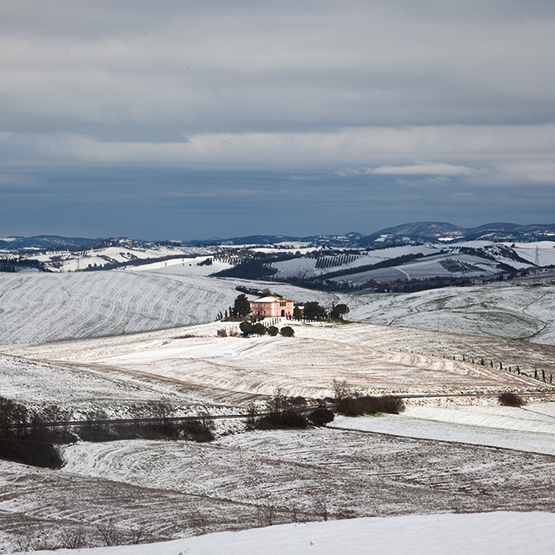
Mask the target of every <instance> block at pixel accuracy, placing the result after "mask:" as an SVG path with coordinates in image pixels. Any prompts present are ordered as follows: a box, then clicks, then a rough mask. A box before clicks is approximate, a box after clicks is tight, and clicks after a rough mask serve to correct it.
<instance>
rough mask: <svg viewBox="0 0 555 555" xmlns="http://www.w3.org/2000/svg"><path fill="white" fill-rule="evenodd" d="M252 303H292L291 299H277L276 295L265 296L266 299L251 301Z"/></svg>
mask: <svg viewBox="0 0 555 555" xmlns="http://www.w3.org/2000/svg"><path fill="white" fill-rule="evenodd" d="M252 302H253V303H279V302H289V303H292V302H293V301H292V300H291V299H284V298H283V297H278V296H277V295H267V296H266V297H260V299H256V300H254V301H252Z"/></svg>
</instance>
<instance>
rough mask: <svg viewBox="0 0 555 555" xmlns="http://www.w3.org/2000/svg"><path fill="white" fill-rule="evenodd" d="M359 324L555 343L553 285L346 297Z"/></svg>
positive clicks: (451, 289)
mask: <svg viewBox="0 0 555 555" xmlns="http://www.w3.org/2000/svg"><path fill="white" fill-rule="evenodd" d="M344 302H347V304H348V305H349V307H350V309H351V311H350V313H349V318H351V319H352V320H357V321H361V322H371V323H373V324H383V325H390V326H403V327H409V328H418V329H428V330H438V329H439V330H441V331H450V332H455V333H461V334H471V335H484V336H489V337H503V338H507V339H527V340H529V341H534V342H537V343H547V344H551V345H553V344H555V286H553V285H543V286H518V287H511V286H505V285H491V286H477V287H464V288H453V287H449V288H445V289H434V290H429V291H421V292H418V293H408V294H390V295H384V294H370V295H349V296H346V297H344Z"/></svg>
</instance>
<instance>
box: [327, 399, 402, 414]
mask: <svg viewBox="0 0 555 555" xmlns="http://www.w3.org/2000/svg"><path fill="white" fill-rule="evenodd" d="M404 410H405V403H404V401H403V399H401V398H400V397H394V396H385V397H371V396H365V397H359V398H354V397H342V398H341V399H340V400H339V401H338V402H337V412H339V413H341V414H344V415H345V416H361V415H363V414H376V413H378V412H385V413H387V414H400V413H401V412H403V411H404Z"/></svg>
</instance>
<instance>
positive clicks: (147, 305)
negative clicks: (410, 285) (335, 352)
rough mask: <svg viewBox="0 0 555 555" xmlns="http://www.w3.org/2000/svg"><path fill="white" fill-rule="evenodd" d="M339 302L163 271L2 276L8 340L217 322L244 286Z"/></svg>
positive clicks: (2, 325)
mask: <svg viewBox="0 0 555 555" xmlns="http://www.w3.org/2000/svg"><path fill="white" fill-rule="evenodd" d="M240 284H241V285H247V286H248V285H250V286H253V285H254V286H255V287H257V288H264V287H270V288H271V289H272V291H277V292H278V293H280V294H282V295H284V296H289V298H293V299H295V300H296V299H300V300H307V301H312V300H314V301H318V302H320V303H322V304H325V305H328V306H329V305H331V303H332V302H333V300H334V299H336V298H337V297H335V296H334V295H328V294H326V293H322V292H319V291H308V290H305V289H299V288H297V287H294V286H292V285H282V284H265V283H263V282H254V283H253V282H245V281H243V280H230V279H218V278H208V277H202V276H179V275H164V274H160V273H155V272H127V271H126V272H83V273H70V274H45V273H35V274H20V273H16V274H7V273H2V274H0V345H1V344H4V345H5V344H9V343H44V342H47V341H57V340H60V339H66V338H82V337H99V336H113V335H120V334H127V333H133V332H138V331H148V330H155V329H163V328H172V327H176V326H183V325H191V324H198V323H204V322H211V321H214V320H215V319H216V315H217V314H218V312H220V311H221V312H222V313H223V311H224V310H226V309H227V308H228V307H229V306H230V305H232V304H233V301H234V300H235V298H236V297H237V295H238V294H239V293H238V291H236V290H235V287H236V286H237V285H240Z"/></svg>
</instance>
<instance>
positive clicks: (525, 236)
mask: <svg viewBox="0 0 555 555" xmlns="http://www.w3.org/2000/svg"><path fill="white" fill-rule="evenodd" d="M103 241H106V239H102V238H96V239H87V238H83V237H61V236H58V235H37V236H35V237H10V238H7V239H0V249H2V250H19V249H51V248H56V247H64V246H67V247H77V246H81V245H83V246H91V245H95V244H97V243H100V242H103ZM462 241H493V242H500V241H503V242H515V243H519V242H520V243H531V242H534V241H555V224H529V225H521V224H514V223H507V222H497V223H489V224H484V225H480V226H478V227H471V228H464V227H459V226H456V225H453V224H450V223H447V222H413V223H407V224H401V225H398V226H395V227H388V228H385V229H382V230H380V231H376V232H375V233H371V234H370V235H364V234H362V233H355V232H350V233H346V234H345V235H309V236H306V237H298V236H292V235H248V236H246V237H232V238H229V239H208V240H195V241H182V242H181V244H182V245H191V246H194V245H199V244H202V245H275V244H278V243H310V244H314V245H322V246H329V247H336V248H341V247H343V248H361V247H367V248H379V247H387V246H390V245H403V244H415V243H445V244H450V243H457V242H462ZM135 242H137V243H140V242H142V243H146V242H145V241H135ZM150 243H153V242H150ZM155 243H167V241H156V242H155ZM176 243H177V244H178V243H179V242H174V244H176Z"/></svg>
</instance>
